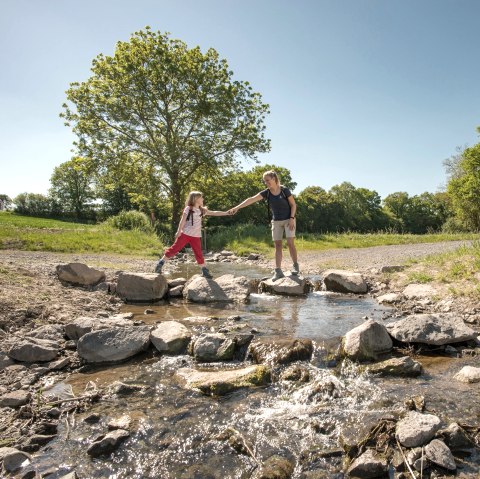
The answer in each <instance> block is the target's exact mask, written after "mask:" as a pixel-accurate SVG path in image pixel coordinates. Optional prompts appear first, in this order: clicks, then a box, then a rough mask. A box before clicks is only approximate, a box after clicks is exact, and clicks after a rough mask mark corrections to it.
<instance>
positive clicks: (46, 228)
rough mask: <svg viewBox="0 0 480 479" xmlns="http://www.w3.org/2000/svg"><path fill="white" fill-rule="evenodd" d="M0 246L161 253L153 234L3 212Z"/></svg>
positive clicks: (57, 250)
mask: <svg viewBox="0 0 480 479" xmlns="http://www.w3.org/2000/svg"><path fill="white" fill-rule="evenodd" d="M0 249H20V250H28V251H53V252H59V253H113V254H129V255H142V256H158V253H159V252H160V251H161V250H162V244H161V242H160V241H159V239H158V238H157V237H156V236H155V235H153V234H146V233H143V232H141V231H136V230H133V231H120V230H118V229H115V228H112V227H110V226H107V225H88V224H81V223H71V222H67V221H59V220H52V219H48V218H33V217H29V216H21V215H15V214H13V213H9V212H0Z"/></svg>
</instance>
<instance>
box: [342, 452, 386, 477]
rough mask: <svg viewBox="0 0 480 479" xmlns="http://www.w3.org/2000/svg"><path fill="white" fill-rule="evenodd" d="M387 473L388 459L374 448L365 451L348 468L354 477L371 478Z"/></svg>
mask: <svg viewBox="0 0 480 479" xmlns="http://www.w3.org/2000/svg"><path fill="white" fill-rule="evenodd" d="M386 473H387V460H386V458H385V457H383V456H381V455H380V454H378V453H376V452H375V451H373V450H372V449H368V450H367V451H365V452H364V453H363V454H362V455H361V456H360V457H358V458H357V459H355V461H353V463H352V465H351V466H350V467H349V468H348V474H350V476H353V477H359V478H364V479H370V478H375V477H384V476H385V474H386Z"/></svg>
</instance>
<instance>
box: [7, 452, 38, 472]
mask: <svg viewBox="0 0 480 479" xmlns="http://www.w3.org/2000/svg"><path fill="white" fill-rule="evenodd" d="M9 449H10V448H9ZM31 461H32V457H31V456H30V455H29V454H27V453H26V452H22V451H18V450H17V449H15V450H14V451H12V452H9V453H7V454H5V455H4V456H3V467H4V469H5V470H6V471H7V472H15V471H17V470H18V469H20V468H21V467H25V466H27V465H28V464H30V462H31Z"/></svg>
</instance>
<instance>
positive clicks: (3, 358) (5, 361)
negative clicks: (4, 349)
mask: <svg viewBox="0 0 480 479" xmlns="http://www.w3.org/2000/svg"><path fill="white" fill-rule="evenodd" d="M12 364H15V363H14V362H13V361H12V360H11V359H10V358H9V357H8V356H7V355H6V354H5V353H0V371H3V370H4V369H5V368H6V367H8V366H11V365H12Z"/></svg>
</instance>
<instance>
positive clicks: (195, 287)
mask: <svg viewBox="0 0 480 479" xmlns="http://www.w3.org/2000/svg"><path fill="white" fill-rule="evenodd" d="M249 295H250V281H249V280H248V279H247V278H246V277H245V276H234V275H233V274H224V275H223V276H220V277H219V278H216V279H207V278H204V277H202V276H199V275H196V276H193V277H192V279H191V280H190V281H189V282H188V283H187V284H186V285H185V287H184V289H183V297H184V298H186V299H188V300H189V301H193V302H194V303H210V302H233V301H236V302H243V301H246V300H247V298H248V296H249Z"/></svg>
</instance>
